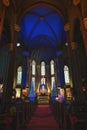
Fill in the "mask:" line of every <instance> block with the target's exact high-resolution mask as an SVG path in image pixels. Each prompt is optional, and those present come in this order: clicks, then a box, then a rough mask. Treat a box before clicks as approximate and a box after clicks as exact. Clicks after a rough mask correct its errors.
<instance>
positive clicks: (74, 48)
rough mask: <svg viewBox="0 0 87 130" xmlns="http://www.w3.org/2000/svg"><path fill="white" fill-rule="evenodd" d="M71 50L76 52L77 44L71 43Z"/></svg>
mask: <svg viewBox="0 0 87 130" xmlns="http://www.w3.org/2000/svg"><path fill="white" fill-rule="evenodd" d="M71 48H72V50H76V49H77V43H76V42H71Z"/></svg>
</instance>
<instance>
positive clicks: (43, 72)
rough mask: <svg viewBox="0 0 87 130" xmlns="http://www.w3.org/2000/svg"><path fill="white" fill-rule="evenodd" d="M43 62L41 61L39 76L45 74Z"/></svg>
mask: <svg viewBox="0 0 87 130" xmlns="http://www.w3.org/2000/svg"><path fill="white" fill-rule="evenodd" d="M45 73H46V72H45V62H44V61H43V62H41V76H44V75H45Z"/></svg>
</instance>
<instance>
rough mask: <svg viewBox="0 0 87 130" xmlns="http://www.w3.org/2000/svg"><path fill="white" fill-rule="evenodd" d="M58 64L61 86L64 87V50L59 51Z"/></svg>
mask: <svg viewBox="0 0 87 130" xmlns="http://www.w3.org/2000/svg"><path fill="white" fill-rule="evenodd" d="M57 57H58V58H57V62H58V63H57V64H58V70H57V71H58V77H59V81H58V82H59V84H58V85H59V86H62V87H64V84H65V83H64V71H63V57H62V52H57Z"/></svg>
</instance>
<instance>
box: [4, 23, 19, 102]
mask: <svg viewBox="0 0 87 130" xmlns="http://www.w3.org/2000/svg"><path fill="white" fill-rule="evenodd" d="M11 35H12V37H11V38H12V40H11V41H12V42H11V43H10V44H9V55H10V58H9V64H8V71H7V79H6V83H5V99H6V100H7V102H8V101H10V100H11V98H12V92H13V83H14V82H13V81H14V70H15V55H16V54H15V53H16V43H17V32H16V31H15V30H14V25H11Z"/></svg>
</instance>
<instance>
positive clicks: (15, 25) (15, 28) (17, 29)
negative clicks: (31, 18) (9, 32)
mask: <svg viewBox="0 0 87 130" xmlns="http://www.w3.org/2000/svg"><path fill="white" fill-rule="evenodd" d="M14 30H15V31H16V32H19V31H20V26H19V25H18V24H16V23H15V24H14Z"/></svg>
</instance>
